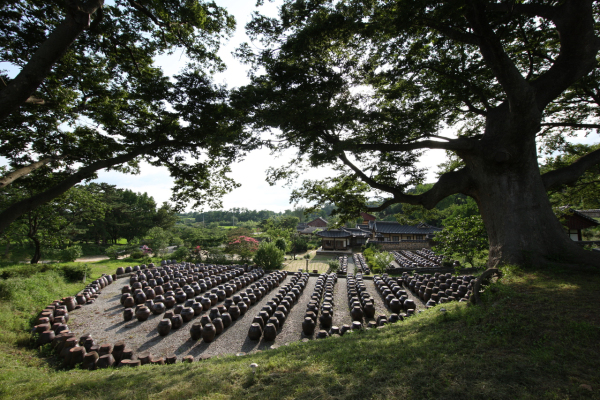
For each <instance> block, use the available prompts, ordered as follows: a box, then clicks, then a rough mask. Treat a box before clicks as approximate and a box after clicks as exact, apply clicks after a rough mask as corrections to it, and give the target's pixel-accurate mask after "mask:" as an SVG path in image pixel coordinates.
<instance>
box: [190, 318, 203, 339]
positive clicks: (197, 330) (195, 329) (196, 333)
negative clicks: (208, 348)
mask: <svg viewBox="0 0 600 400" xmlns="http://www.w3.org/2000/svg"><path fill="white" fill-rule="evenodd" d="M190 337H191V338H192V340H200V338H202V324H201V323H200V322H196V323H195V324H193V325H192V327H191V328H190Z"/></svg>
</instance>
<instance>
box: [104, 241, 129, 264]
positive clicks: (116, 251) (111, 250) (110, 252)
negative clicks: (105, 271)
mask: <svg viewBox="0 0 600 400" xmlns="http://www.w3.org/2000/svg"><path fill="white" fill-rule="evenodd" d="M123 252H124V249H123V246H119V245H117V244H115V245H113V246H110V247H107V248H106V250H104V254H106V255H107V256H108V257H109V258H110V259H111V260H116V259H118V258H119V256H120V255H121V254H122V253H123Z"/></svg>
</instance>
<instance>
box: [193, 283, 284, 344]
mask: <svg viewBox="0 0 600 400" xmlns="http://www.w3.org/2000/svg"><path fill="white" fill-rule="evenodd" d="M285 276H286V274H285V273H282V272H275V273H272V274H270V275H267V276H265V277H263V278H261V279H260V280H259V281H258V282H257V285H256V287H257V288H258V287H261V288H263V287H265V286H266V287H271V288H274V287H276V286H278V285H279V283H280V282H281V281H282V280H283V279H285ZM271 280H273V281H274V282H275V283H271ZM263 285H264V286H263ZM258 293H259V295H261V296H262V292H260V291H259V292H258ZM265 293H266V292H265ZM239 297H240V298H239V299H240V300H241V299H242V297H241V296H239ZM226 300H227V299H226ZM238 304H239V305H240V306H241V307H242V308H244V307H246V309H247V305H246V303H245V302H243V301H239V302H238ZM240 306H238V305H235V304H233V299H231V301H230V302H227V301H226V302H225V303H224V304H222V305H221V306H219V307H221V310H220V309H219V308H218V307H214V308H211V310H210V313H209V314H208V315H204V316H202V318H200V322H198V323H195V324H193V325H192V327H191V329H190V336H191V338H192V339H193V340H198V339H199V338H200V337H201V338H202V340H203V341H204V342H206V343H210V342H212V341H213V340H214V339H215V336H216V335H219V334H221V333H222V332H223V330H225V329H227V328H228V327H229V326H230V325H231V324H232V321H233V320H235V319H237V318H238V317H239V316H240V315H241V314H240ZM234 316H235V318H234Z"/></svg>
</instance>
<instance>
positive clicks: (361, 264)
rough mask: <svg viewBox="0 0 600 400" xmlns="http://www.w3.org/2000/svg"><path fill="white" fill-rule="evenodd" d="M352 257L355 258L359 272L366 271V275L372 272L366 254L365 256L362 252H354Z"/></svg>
mask: <svg viewBox="0 0 600 400" xmlns="http://www.w3.org/2000/svg"><path fill="white" fill-rule="evenodd" d="M352 257H353V258H354V265H355V266H356V269H357V270H358V272H359V273H361V274H362V273H364V274H365V275H369V274H370V273H371V269H370V268H369V265H368V264H367V261H366V260H365V256H363V255H362V253H354V254H353V255H352Z"/></svg>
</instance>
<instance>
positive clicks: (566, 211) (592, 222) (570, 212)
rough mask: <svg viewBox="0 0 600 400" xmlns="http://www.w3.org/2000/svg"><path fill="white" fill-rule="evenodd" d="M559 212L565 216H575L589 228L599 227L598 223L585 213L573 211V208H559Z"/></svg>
mask: <svg viewBox="0 0 600 400" xmlns="http://www.w3.org/2000/svg"><path fill="white" fill-rule="evenodd" d="M560 211H561V212H563V213H564V214H566V215H572V216H575V217H579V218H582V219H584V220H585V221H586V222H588V223H589V224H590V226H598V225H600V223H599V222H598V221H596V220H595V219H594V218H592V217H590V216H588V215H586V213H582V212H580V211H578V210H575V209H573V208H571V207H569V206H564V207H560ZM567 225H568V224H567ZM578 229H579V228H578Z"/></svg>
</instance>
